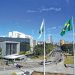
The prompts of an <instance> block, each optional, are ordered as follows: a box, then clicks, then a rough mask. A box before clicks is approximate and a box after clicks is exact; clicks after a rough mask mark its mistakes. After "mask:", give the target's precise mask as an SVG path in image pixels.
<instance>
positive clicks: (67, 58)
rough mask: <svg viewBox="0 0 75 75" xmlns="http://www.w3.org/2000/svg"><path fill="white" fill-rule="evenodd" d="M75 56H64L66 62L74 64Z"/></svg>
mask: <svg viewBox="0 0 75 75" xmlns="http://www.w3.org/2000/svg"><path fill="white" fill-rule="evenodd" d="M73 62H74V58H73V56H71V55H67V56H65V58H64V64H73Z"/></svg>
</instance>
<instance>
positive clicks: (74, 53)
mask: <svg viewBox="0 0 75 75" xmlns="http://www.w3.org/2000/svg"><path fill="white" fill-rule="evenodd" d="M72 26H73V27H72V28H73V52H74V58H75V50H74V25H73V16H72ZM74 74H75V59H74Z"/></svg>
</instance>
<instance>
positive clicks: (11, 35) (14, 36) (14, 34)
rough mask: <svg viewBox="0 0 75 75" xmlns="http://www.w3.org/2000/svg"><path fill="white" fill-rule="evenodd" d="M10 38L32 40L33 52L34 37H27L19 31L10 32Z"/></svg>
mask: <svg viewBox="0 0 75 75" xmlns="http://www.w3.org/2000/svg"><path fill="white" fill-rule="evenodd" d="M9 37H11V38H28V39H30V48H31V51H33V37H32V36H30V35H26V34H24V33H21V32H18V31H13V32H9Z"/></svg>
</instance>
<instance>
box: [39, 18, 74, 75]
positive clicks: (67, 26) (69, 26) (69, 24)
mask: <svg viewBox="0 0 75 75" xmlns="http://www.w3.org/2000/svg"><path fill="white" fill-rule="evenodd" d="M71 30H73V51H74V26H73V17H72V18H71V19H69V20H68V21H67V22H66V23H65V25H64V27H63V28H62V31H61V33H60V35H61V36H64V35H65V33H66V32H67V31H71ZM39 34H40V35H39V39H40V38H41V36H42V34H43V35H44V75H45V22H44V19H43V21H42V23H41V26H40V30H39ZM74 54H75V51H74ZM74 58H75V56H74ZM74 64H75V60H74ZM74 68H75V65H74ZM74 74H75V69H74Z"/></svg>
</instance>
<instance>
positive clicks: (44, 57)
mask: <svg viewBox="0 0 75 75" xmlns="http://www.w3.org/2000/svg"><path fill="white" fill-rule="evenodd" d="M44 75H45V22H44Z"/></svg>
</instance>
